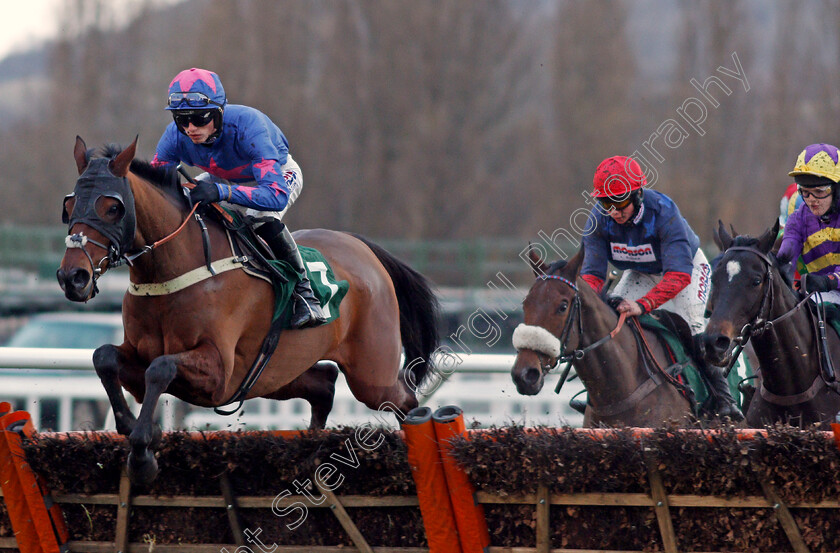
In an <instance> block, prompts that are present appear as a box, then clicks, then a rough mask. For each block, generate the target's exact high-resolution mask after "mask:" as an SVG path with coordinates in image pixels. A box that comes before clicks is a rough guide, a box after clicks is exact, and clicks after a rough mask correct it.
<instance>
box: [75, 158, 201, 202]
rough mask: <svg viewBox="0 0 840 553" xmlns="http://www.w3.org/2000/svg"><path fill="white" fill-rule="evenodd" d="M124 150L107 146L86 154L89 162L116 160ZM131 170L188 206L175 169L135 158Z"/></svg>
mask: <svg viewBox="0 0 840 553" xmlns="http://www.w3.org/2000/svg"><path fill="white" fill-rule="evenodd" d="M123 150H124V147H123V146H121V145H119V144H113V143H112V144H105V145H103V146H101V147H99V148H91V149H89V150H88V151H87V152H86V156H87V159H88V161H90V160H91V159H93V158H100V157H104V158H106V159H114V158H115V157H116V156H117V155H118V154H119V153H120V152H122V151H123ZM129 170H130V171H131V172H132V173H134V174H135V175H137V176H138V177H140V178H142V179H143V180H146V181H148V182H150V183H151V184H153V185H154V186H155V187H157V188H158V189H160V190H161V191H163V192H165V193H166V194H168V195H170V196H172V197H173V198H175V199H176V200H178V201H179V202H182V203H183V204H184V205H186V200H185V197H184V194H183V193H182V191H181V182H180V179H179V178H178V172H177V171H176V170H175V169H174V168H172V167H155V166H153V165H152V164H151V163H150V162H149V161H146V160H144V159H137V158H134V159H133V160H131V165H130V166H129Z"/></svg>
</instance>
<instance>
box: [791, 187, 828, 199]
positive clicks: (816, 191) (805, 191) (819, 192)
mask: <svg viewBox="0 0 840 553" xmlns="http://www.w3.org/2000/svg"><path fill="white" fill-rule="evenodd" d="M831 187H832V185H830V184H829V185H828V186H813V187H808V188H803V187H801V186H799V187H797V190H799V195H800V196H802V198H803V199H808V198H809V197H811V196H813V197H814V198H816V199H817V200H824V199H826V198H828V197H829V196H831Z"/></svg>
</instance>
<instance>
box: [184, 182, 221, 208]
mask: <svg viewBox="0 0 840 553" xmlns="http://www.w3.org/2000/svg"><path fill="white" fill-rule="evenodd" d="M221 197H222V196H221V194H220V193H219V187H218V186H216V183H213V182H207V181H198V184H196V185H195V188H193V189H192V190H190V198H191V199H192V201H193V203H194V204H197V203H201V202H203V203H206V204H209V203H213V202H218V201H219V200H220V199H221Z"/></svg>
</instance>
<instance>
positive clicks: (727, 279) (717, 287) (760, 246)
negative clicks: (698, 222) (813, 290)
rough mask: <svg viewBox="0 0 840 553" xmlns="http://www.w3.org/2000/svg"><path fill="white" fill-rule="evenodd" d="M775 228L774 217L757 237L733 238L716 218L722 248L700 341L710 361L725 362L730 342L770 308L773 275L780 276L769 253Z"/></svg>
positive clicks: (738, 341) (740, 340)
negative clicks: (704, 328) (769, 226)
mask: <svg viewBox="0 0 840 553" xmlns="http://www.w3.org/2000/svg"><path fill="white" fill-rule="evenodd" d="M733 232H734V231H733ZM778 233H779V222H778V220H777V221H776V224H775V225H774V226H773V227H772V228H770V229H768V230H767V231H766V232H765V233H764V234H762V235H761V236H760V237H758V238H753V237H751V236H748V235H743V236H735V237H734V238H733V237H732V236H730V235H729V233H728V232H727V231H726V229H725V228H724V226H723V223H722V222H720V221H719V222H718V229H717V230H716V231H715V241H716V242H718V244H719V245H720V247H721V249H722V250H723V252H722V255H721V256H720V258H719V260H718V262H717V265H716V266H715V267H714V270H713V271H712V291H711V294H709V299H708V301H707V302H706V312H707V314H709V315H710V317H711V318H710V319H709V324H708V325H707V327H706V332H705V337H704V342H703V343H704V346H705V357H706V361H708V362H710V363H711V364H713V365H716V366H720V365H724V364H726V363H728V362H729V361H730V360H731V356H732V353H733V349H734V348H735V346H736V345H738V344H742V345H743V343H745V342H746V340H747V339H748V337H749V333H750V331H751V330H752V329H753V328H755V326H756V323H759V324H760V323H763V322H766V321H767V319H768V317H769V315H770V310H771V309H772V308H773V298H774V296H773V285H774V280H775V281H777V282H781V281H782V277H781V274H780V273H779V270H778V263H777V262H776V260H775V258H772V257H770V255H769V253H770V251H771V249H772V247H773V244H774V242H775V241H776V236H777V235H778Z"/></svg>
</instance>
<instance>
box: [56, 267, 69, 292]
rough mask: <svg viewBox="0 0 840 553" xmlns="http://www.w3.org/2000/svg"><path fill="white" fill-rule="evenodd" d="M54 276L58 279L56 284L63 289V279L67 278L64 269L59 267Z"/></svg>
mask: <svg viewBox="0 0 840 553" xmlns="http://www.w3.org/2000/svg"><path fill="white" fill-rule="evenodd" d="M55 278H56V279H57V280H58V285H59V286H61V289H62V290H64V281H65V280H66V279H67V274H66V273H65V272H64V269H59V270H57V271H56V272H55Z"/></svg>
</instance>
